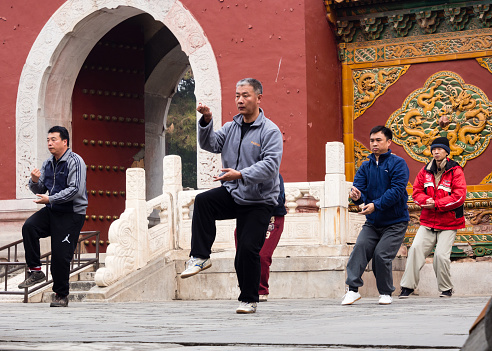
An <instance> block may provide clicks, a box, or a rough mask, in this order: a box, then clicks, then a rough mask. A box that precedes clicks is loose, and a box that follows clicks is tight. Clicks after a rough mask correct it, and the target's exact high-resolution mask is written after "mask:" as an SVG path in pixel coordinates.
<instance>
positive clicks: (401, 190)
mask: <svg viewBox="0 0 492 351" xmlns="http://www.w3.org/2000/svg"><path fill="white" fill-rule="evenodd" d="M408 177H409V170H408V166H407V163H406V162H405V160H404V159H402V158H401V157H399V156H396V155H393V154H392V153H391V150H389V151H388V152H386V153H384V154H382V155H380V156H379V164H378V163H376V157H375V156H374V154H370V155H369V160H368V161H365V162H363V163H362V165H361V166H360V168H359V170H358V171H357V173H356V174H355V178H354V186H355V187H356V188H357V189H359V190H360V192H361V198H360V199H359V200H358V201H354V203H355V204H356V205H360V204H362V203H365V204H369V203H371V202H372V203H373V204H374V207H375V211H374V212H373V213H371V214H369V215H367V216H366V220H367V222H369V223H371V224H372V225H374V226H376V227H386V226H388V225H391V224H395V223H400V222H408V221H409V220H410V217H409V215H408V206H407V201H408V193H407V184H408Z"/></svg>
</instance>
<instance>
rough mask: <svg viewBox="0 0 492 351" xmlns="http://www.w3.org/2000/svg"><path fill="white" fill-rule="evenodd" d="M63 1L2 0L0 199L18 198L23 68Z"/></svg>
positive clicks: (0, 10) (0, 27)
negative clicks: (17, 111)
mask: <svg viewBox="0 0 492 351" xmlns="http://www.w3.org/2000/svg"><path fill="white" fill-rule="evenodd" d="M63 2H64V1H63V0H50V1H31V0H1V1H0V45H1V47H2V49H1V50H0V82H1V83H2V88H1V89H0V120H1V123H2V129H1V131H0V150H2V152H1V153H0V180H1V181H0V200H5V199H15V104H16V99H17V89H18V84H19V78H20V75H21V72H22V68H23V66H24V63H25V62H26V58H27V55H28V54H29V50H30V49H31V46H32V44H33V43H34V40H36V37H37V35H38V33H39V32H40V31H41V29H42V28H43V26H44V24H45V23H46V21H47V20H48V19H49V18H50V16H51V14H52V13H53V12H54V11H56V9H57V8H58V7H59V6H60V5H61V4H62V3H63Z"/></svg>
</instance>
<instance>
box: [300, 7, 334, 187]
mask: <svg viewBox="0 0 492 351" xmlns="http://www.w3.org/2000/svg"><path fill="white" fill-rule="evenodd" d="M325 14H326V9H325V7H324V5H323V3H322V2H321V1H306V47H307V50H306V72H307V74H306V78H307V92H308V94H307V111H308V115H307V131H308V133H307V147H308V150H307V152H308V159H307V164H308V165H309V168H308V169H307V180H308V181H315V180H324V179H325V172H326V168H325V144H326V143H327V142H328V141H343V137H342V135H343V126H342V110H341V106H342V101H341V92H342V83H341V81H342V77H341V65H340V62H339V60H338V49H337V43H336V37H335V33H334V31H333V29H332V28H330V26H329V24H328V21H327V20H326V19H325ZM305 123H306V122H305Z"/></svg>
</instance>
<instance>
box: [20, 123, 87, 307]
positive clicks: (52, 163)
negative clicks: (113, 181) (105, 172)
mask: <svg viewBox="0 0 492 351" xmlns="http://www.w3.org/2000/svg"><path fill="white" fill-rule="evenodd" d="M69 144H70V137H69V135H68V131H67V129H66V128H64V127H60V126H55V127H52V128H51V129H50V130H49V131H48V149H49V151H50V152H51V154H52V157H50V158H48V159H47V160H46V161H44V163H43V165H42V166H41V169H34V170H33V171H32V172H31V179H30V180H29V188H30V189H31V191H32V192H33V193H35V194H36V196H38V199H37V200H36V201H35V202H36V203H38V204H46V206H45V207H44V208H42V209H41V210H39V211H38V212H36V213H35V214H33V215H32V216H31V217H29V218H28V219H27V220H26V222H25V223H24V225H23V226H22V237H23V238H24V250H25V252H26V262H27V265H28V267H29V277H28V278H27V279H26V280H25V281H24V282H22V283H21V284H19V289H23V288H27V287H30V286H33V285H35V284H38V283H40V282H42V281H43V280H45V274H44V273H43V272H42V271H41V261H40V252H39V239H40V238H46V237H48V236H51V252H52V256H51V275H52V277H53V291H54V292H55V293H56V296H55V299H54V301H53V302H52V303H51V307H67V305H68V293H69V284H68V281H69V276H70V262H71V261H72V257H73V253H74V252H75V248H76V247H77V243H78V240H79V234H80V230H81V229H82V226H83V225H84V221H85V211H86V209H87V189H86V166H85V163H84V160H82V158H81V157H80V156H79V155H77V154H76V153H75V152H73V151H72V150H71V149H70V148H69ZM46 192H48V195H46V194H45V193H46Z"/></svg>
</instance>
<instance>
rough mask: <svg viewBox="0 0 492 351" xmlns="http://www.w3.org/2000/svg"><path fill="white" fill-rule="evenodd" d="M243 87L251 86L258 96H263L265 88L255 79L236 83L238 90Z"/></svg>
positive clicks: (244, 79)
mask: <svg viewBox="0 0 492 351" xmlns="http://www.w3.org/2000/svg"><path fill="white" fill-rule="evenodd" d="M243 85H251V86H252V87H253V91H254V92H255V94H256V95H259V94H263V86H262V85H261V83H260V81H259V80H257V79H254V78H243V79H241V80H240V81H239V82H237V83H236V88H237V87H240V86H243Z"/></svg>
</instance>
